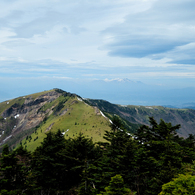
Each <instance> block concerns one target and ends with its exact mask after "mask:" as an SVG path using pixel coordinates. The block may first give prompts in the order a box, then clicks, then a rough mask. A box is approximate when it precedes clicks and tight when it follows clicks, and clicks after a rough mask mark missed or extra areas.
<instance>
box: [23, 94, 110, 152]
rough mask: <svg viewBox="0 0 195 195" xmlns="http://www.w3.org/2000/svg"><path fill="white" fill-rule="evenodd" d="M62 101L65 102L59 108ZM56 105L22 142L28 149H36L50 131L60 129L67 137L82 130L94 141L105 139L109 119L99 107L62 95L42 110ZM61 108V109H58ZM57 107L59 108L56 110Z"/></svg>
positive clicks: (75, 134)
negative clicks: (51, 112)
mask: <svg viewBox="0 0 195 195" xmlns="http://www.w3.org/2000/svg"><path fill="white" fill-rule="evenodd" d="M60 102H65V103H63V105H62V106H61V109H60V108H59V106H58V105H59V104H60ZM51 106H55V107H54V109H53V110H54V112H53V114H51V115H50V116H48V117H47V119H46V120H44V122H43V123H41V124H40V126H39V127H37V128H36V129H35V130H34V132H33V133H32V134H31V136H30V138H29V136H28V137H26V138H25V139H23V141H22V144H23V145H24V146H25V147H26V148H27V149H28V150H31V151H32V150H34V149H35V148H36V147H37V146H39V145H40V143H41V142H42V141H43V139H44V138H45V137H46V133H47V132H49V131H53V132H56V131H57V130H58V129H60V130H61V131H63V132H64V133H65V135H64V136H65V137H66V138H70V137H74V136H77V135H78V134H79V133H80V132H81V133H83V134H84V136H86V137H88V138H92V139H93V141H94V142H97V141H105V140H104V139H103V135H104V132H105V130H109V129H110V127H109V121H108V120H107V119H105V118H104V117H103V116H102V115H101V114H100V113H99V111H98V110H97V109H95V108H93V107H91V106H89V105H87V104H86V103H84V102H83V101H80V100H78V98H77V97H74V98H65V97H63V96H60V97H59V98H58V99H56V100H55V101H54V102H52V103H48V104H46V105H45V106H44V107H43V108H42V111H44V110H45V109H48V108H49V107H51ZM57 108H59V109H57ZM56 109H57V110H56Z"/></svg>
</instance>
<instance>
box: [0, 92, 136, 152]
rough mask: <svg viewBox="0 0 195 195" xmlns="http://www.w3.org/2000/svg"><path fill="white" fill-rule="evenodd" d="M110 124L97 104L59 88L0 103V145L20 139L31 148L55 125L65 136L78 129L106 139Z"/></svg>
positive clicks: (67, 136) (85, 133) (101, 139)
mask: <svg viewBox="0 0 195 195" xmlns="http://www.w3.org/2000/svg"><path fill="white" fill-rule="evenodd" d="M110 116H111V115H110ZM108 117H109V116H108ZM127 123H128V124H127ZM125 124H126V127H127V129H129V130H131V129H132V128H137V125H132V127H131V126H128V125H131V124H130V123H129V122H125ZM109 125H110V122H109V118H107V117H105V116H104V114H103V113H102V112H101V111H100V110H99V109H98V108H97V107H95V106H90V105H88V104H87V103H86V102H84V101H83V100H82V98H81V97H80V96H78V95H76V94H72V93H68V92H65V91H62V90H60V89H53V90H50V91H43V92H41V93H36V94H31V95H28V96H22V97H19V98H15V99H12V100H9V101H5V102H2V103H0V147H2V145H3V144H5V143H8V144H9V145H11V146H14V145H15V144H17V143H18V142H21V143H22V144H23V145H24V146H25V147H27V148H28V149H29V150H34V149H35V148H36V147H37V146H38V145H39V144H40V143H41V142H42V141H43V139H44V137H46V133H47V132H48V131H50V130H51V131H54V132H55V131H57V130H58V129H60V130H61V131H63V134H64V135H65V136H66V138H69V137H74V136H77V135H78V134H79V133H80V132H81V133H83V134H84V135H85V136H86V137H88V138H92V139H93V141H94V142H97V141H105V140H104V138H103V136H104V133H105V131H106V130H110V127H109ZM133 130H134V129H132V131H133Z"/></svg>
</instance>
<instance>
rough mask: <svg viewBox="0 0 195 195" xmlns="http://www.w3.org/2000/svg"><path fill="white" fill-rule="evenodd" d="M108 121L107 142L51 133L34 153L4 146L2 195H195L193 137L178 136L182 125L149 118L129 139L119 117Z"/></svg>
mask: <svg viewBox="0 0 195 195" xmlns="http://www.w3.org/2000/svg"><path fill="white" fill-rule="evenodd" d="M112 121H113V123H111V124H110V128H111V130H110V131H106V132H105V135H104V138H105V139H106V140H107V142H97V143H93V142H92V140H91V139H90V138H86V137H84V136H83V135H82V134H81V133H80V134H79V135H78V136H77V137H74V138H66V139H65V138H64V136H63V134H62V132H61V131H60V130H58V131H57V132H56V133H52V132H51V131H49V132H48V133H47V136H46V137H45V138H44V140H43V142H42V143H41V145H40V146H39V147H37V148H36V149H35V150H34V151H33V152H29V151H27V150H26V149H25V148H24V147H23V145H20V146H19V147H18V148H17V149H15V150H13V151H11V150H9V147H8V146H7V145H5V146H4V149H3V152H2V154H1V156H0V194H1V195H8V194H9V195H16V194H24V195H31V194H32V195H38V194H40V195H41V194H42V195H43V194H44V195H46V194H47V195H49V194H54V195H55V194H56V195H57V194H58V195H60V194H61V195H73V194H74V195H77V194H78V195H98V194H99V195H108V194H119V195H120V194H124V195H127V194H129V195H130V194H137V195H152V194H154V195H157V194H161V195H165V194H194V190H195V176H194V173H195V165H194V160H195V146H194V142H195V137H194V136H193V135H189V136H188V137H187V138H182V137H179V136H178V135H177V130H178V129H179V128H180V125H175V126H173V125H172V124H171V123H166V122H164V121H163V120H161V121H160V122H159V123H157V122H156V121H155V120H154V118H152V117H151V118H150V121H149V122H150V126H146V125H142V126H141V127H140V128H139V129H138V130H137V131H136V133H135V134H134V136H132V135H131V134H129V133H128V132H126V131H125V130H122V129H124V127H123V123H122V122H121V121H120V120H119V118H118V117H116V116H115V117H114V118H113V119H112ZM173 178H175V179H174V180H173Z"/></svg>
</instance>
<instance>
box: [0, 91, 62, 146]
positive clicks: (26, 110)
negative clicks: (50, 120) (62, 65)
mask: <svg viewBox="0 0 195 195" xmlns="http://www.w3.org/2000/svg"><path fill="white" fill-rule="evenodd" d="M60 95H61V94H60V93H58V92H56V91H55V90H53V91H50V92H46V93H45V94H42V95H40V96H38V97H36V98H33V96H29V97H26V98H25V100H24V103H23V104H19V103H14V104H13V105H11V106H10V107H9V108H7V109H6V110H5V111H3V112H2V114H1V116H2V117H3V118H4V119H5V121H4V123H3V122H1V129H2V132H3V131H4V132H5V134H6V136H7V137H8V136H10V135H15V134H17V133H19V132H21V131H25V130H27V129H31V128H33V127H36V126H37V125H39V124H40V123H41V122H42V121H43V120H44V118H45V117H46V116H47V114H49V115H50V114H52V112H53V110H52V108H53V107H50V108H48V109H46V110H44V111H41V108H42V107H43V106H44V105H46V104H47V103H51V102H52V101H54V100H56V99H57V98H58V97H59V96H60ZM10 119H13V120H15V121H14V123H13V120H10ZM6 136H5V135H4V136H1V137H0V142H1V141H2V140H3V138H5V137H6Z"/></svg>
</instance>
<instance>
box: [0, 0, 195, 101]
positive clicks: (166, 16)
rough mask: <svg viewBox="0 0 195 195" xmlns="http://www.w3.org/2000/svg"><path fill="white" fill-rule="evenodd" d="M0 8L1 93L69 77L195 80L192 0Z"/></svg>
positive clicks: (66, 0) (42, 1)
mask: <svg viewBox="0 0 195 195" xmlns="http://www.w3.org/2000/svg"><path fill="white" fill-rule="evenodd" d="M0 8H1V12H0V81H1V83H3V85H2V86H1V87H0V93H1V94H2V95H1V97H0V101H3V100H4V99H6V98H13V97H16V96H17V95H19V94H20V93H21V95H23V94H28V93H31V92H32V93H34V92H38V91H42V90H43V89H45V90H47V89H51V88H53V87H56V88H63V90H66V88H67V86H66V83H69V84H70V81H73V80H74V81H75V80H76V82H77V83H79V82H81V81H83V80H85V81H86V82H91V81H92V80H112V79H116V78H119V79H124V78H128V79H130V80H132V81H141V82H143V83H145V84H147V85H156V86H165V87H167V88H171V87H173V88H187V87H195V55H194V54H195V12H194V9H195V1H194V0H171V1H170V0H163V1H162V0H112V1H111V0H97V1H92V0H74V1H71V0H28V1H26V0H9V1H7V0H1V1H0ZM54 85H55V86H54ZM63 86H64V87H63ZM68 90H69V91H70V92H75V91H74V90H75V88H72V90H73V91H72V90H71V84H70V85H69V86H68ZM97 94H98V91H97Z"/></svg>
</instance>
